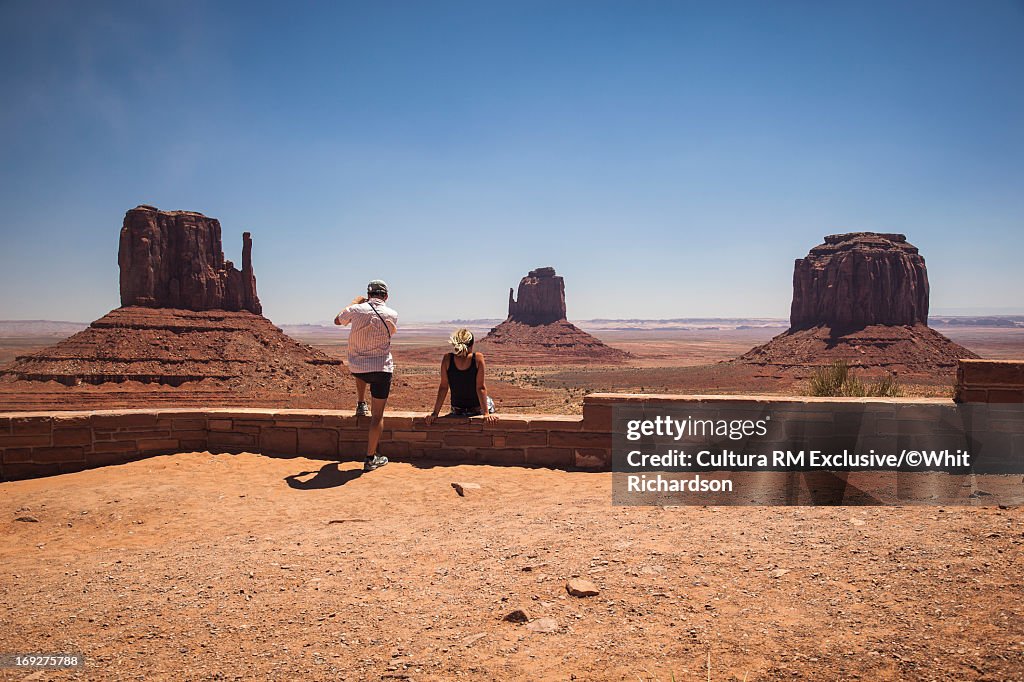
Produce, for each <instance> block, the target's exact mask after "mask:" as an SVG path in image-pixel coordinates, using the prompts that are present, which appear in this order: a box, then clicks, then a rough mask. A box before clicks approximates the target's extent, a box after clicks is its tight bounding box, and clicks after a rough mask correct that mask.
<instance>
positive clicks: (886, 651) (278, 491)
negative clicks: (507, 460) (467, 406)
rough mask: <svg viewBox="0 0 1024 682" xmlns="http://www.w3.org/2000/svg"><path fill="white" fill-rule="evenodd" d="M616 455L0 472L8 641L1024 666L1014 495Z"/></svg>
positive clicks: (385, 660) (841, 672)
mask: <svg viewBox="0 0 1024 682" xmlns="http://www.w3.org/2000/svg"><path fill="white" fill-rule="evenodd" d="M610 476H611V475H610V474H605V473H586V472H565V471H553V470H547V469H525V468H513V467H509V468H503V467H491V466H431V465H426V464H417V465H412V464H404V463H392V464H390V465H388V466H387V467H384V468H383V469H380V470H378V471H376V472H373V473H371V474H365V475H363V474H361V470H359V469H358V468H357V465H356V464H354V463H342V464H340V465H339V464H336V463H330V462H324V461H319V460H310V459H303V458H294V459H273V458H267V457H262V456H258V455H252V454H243V455H237V456H231V455H211V454H209V453H191V454H181V455H174V456H167V457H156V458H152V459H148V460H144V461H140V462H135V463H131V464H127V465H122V466H118V467H107V468H101V469H95V470H91V471H85V472H81V473H75V474H68V475H64V476H59V477H53V478H47V479H40V480H31V481H21V482H14V483H3V484H0V534H2V537H3V541H2V542H0V560H2V562H3V567H4V568H3V571H2V572H0V652H15V651H25V652H28V651H36V652H81V653H84V654H85V655H86V657H87V664H86V666H85V668H84V669H83V670H80V671H62V672H52V673H51V672H48V673H42V674H40V675H38V676H36V677H34V678H32V679H90V680H100V679H102V680H138V679H175V680H178V679H188V680H200V679H202V680H206V679H227V680H235V679H244V680H250V679H272V680H298V679H312V680H327V679H331V680H420V681H422V680H455V679H457V680H481V681H483V680H574V679H575V680H631V681H635V680H658V681H661V680H664V681H668V680H673V679H674V680H680V681H682V680H695V681H696V680H701V681H704V680H709V679H710V680H714V681H721V680H747V681H748V682H754V681H755V680H989V681H992V682H995V681H1002V680H1021V679H1024V602H1022V600H1021V598H1020V595H1021V591H1022V589H1024V564H1022V563H1021V550H1022V545H1024V509H1022V508H1011V509H999V508H996V507H989V508H957V507H945V508H937V507H904V508H899V507H896V508H894V507H885V508H883V507H818V508H810V507H792V508H776V507H719V508H714V507H712V508H702V507H676V508H664V509H662V508H651V507H613V506H612V505H611V502H610V497H611V479H610ZM452 482H471V483H478V484H479V485H480V488H479V489H470V490H468V491H467V493H466V497H459V496H458V495H457V494H456V492H455V490H454V489H453V488H452V486H451V483H452ZM19 517H21V518H25V519H36V521H31V520H23V521H18V520H16V519H17V518H19ZM577 576H579V577H583V578H586V579H589V580H591V581H592V582H593V583H595V584H596V585H597V587H598V588H599V590H600V593H599V594H598V595H596V596H591V597H585V598H578V597H573V596H570V595H569V594H567V592H566V587H565V586H566V581H567V580H569V579H571V578H573V577H577ZM516 609H523V610H524V611H525V612H526V614H527V615H528V617H529V618H530V622H528V623H515V622H508V621H506V620H503V619H504V617H505V616H506V615H507V614H509V613H511V612H512V611H514V610H516ZM548 619H550V620H548ZM26 677H27V675H26V674H24V673H17V672H14V671H11V670H7V671H2V672H0V679H12V680H13V679H25V678H26Z"/></svg>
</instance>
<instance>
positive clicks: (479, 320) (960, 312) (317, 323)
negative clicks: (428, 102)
mask: <svg viewBox="0 0 1024 682" xmlns="http://www.w3.org/2000/svg"><path fill="white" fill-rule="evenodd" d="M994 310H995V309H992V308H988V309H985V308H979V309H977V310H972V309H968V308H948V309H940V310H939V311H936V312H932V313H929V318H983V317H984V318H993V319H1015V320H1017V321H1024V309H1020V308H1009V309H1002V308H1001V309H998V310H999V312H995V311H994ZM945 311H950V312H945ZM951 311H956V312H951ZM987 311H992V312H987ZM264 317H266V315H264ZM268 319H269V318H268ZM505 319H507V318H504V317H475V318H453V319H447V320H426V319H412V320H408V322H407V324H448V325H451V324H491V323H500V322H502V321H504V320H505ZM567 319H569V318H567ZM569 321H570V322H580V323H588V322H589V323H698V322H703V323H708V322H767V323H772V322H779V323H782V324H785V325H788V324H789V317H774V316H760V315H754V316H746V317H744V316H735V315H734V316H728V317H661V318H658V317H630V318H626V317H592V318H572V319H569ZM0 324H61V325H81V326H88V325H89V324H91V322H85V321H79V320H50V319H43V318H35V319H31V318H18V319H0ZM278 324H280V325H282V326H289V327H300V326H313V327H333V326H334V324H333V322H332V321H331V320H307V321H302V322H280V323H278Z"/></svg>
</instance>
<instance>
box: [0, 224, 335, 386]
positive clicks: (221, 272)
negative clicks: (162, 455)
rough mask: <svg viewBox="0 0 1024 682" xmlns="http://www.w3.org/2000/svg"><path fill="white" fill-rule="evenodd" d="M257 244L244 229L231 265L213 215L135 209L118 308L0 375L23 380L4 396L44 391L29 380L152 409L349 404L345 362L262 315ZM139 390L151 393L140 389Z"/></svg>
mask: <svg viewBox="0 0 1024 682" xmlns="http://www.w3.org/2000/svg"><path fill="white" fill-rule="evenodd" d="M252 244H253V243H252V237H251V236H250V234H249V233H248V232H247V233H245V234H244V236H243V250H242V269H241V270H237V269H236V268H235V267H234V265H233V264H232V263H231V261H229V260H225V258H224V252H223V250H222V246H221V226H220V222H219V221H217V220H216V219H214V218H209V217H207V216H204V215H203V214H201V213H195V212H191V211H160V210H158V209H156V208H153V207H152V206H139V207H137V208H133V209H131V210H130V211H128V212H127V213H126V214H125V217H124V223H123V226H122V227H121V236H120V246H119V251H118V259H117V260H118V265H119V267H120V286H121V304H122V305H121V307H120V308H117V309H116V310H113V311H111V312H109V313H108V314H106V315H104V316H103V317H102V318H100V319H99V320H96V321H95V322H93V323H92V324H90V325H89V327H88V328H87V329H85V330H83V331H81V332H79V333H77V334H75V335H73V336H71V337H69V338H67V339H65V340H63V341H61V342H60V343H58V344H56V345H54V346H51V347H49V348H45V349H43V350H40V351H37V352H35V353H31V354H28V355H23V356H20V357H18V358H17V359H16V360H15V361H14V362H13V363H11V364H9V365H7V366H5V367H3V368H0V382H2V383H6V384H11V383H12V382H13V383H16V384H18V386H15V387H12V386H10V385H8V386H7V388H6V389H5V390H4V392H5V393H7V394H8V395H10V396H12V397H13V396H14V395H15V394H16V393H18V390H17V389H23V390H22V391H21V392H22V393H23V394H29V397H31V396H30V394H31V393H32V392H33V391H37V390H40V389H37V388H35V387H34V386H33V385H34V384H35V385H40V386H45V385H46V384H47V383H48V382H57V383H58V384H63V385H65V386H71V387H83V386H93V387H100V388H103V389H106V390H107V391H108V397H109V395H112V392H114V390H115V387H118V388H117V389H116V390H117V391H119V392H122V393H123V392H125V391H128V392H129V394H130V395H133V396H137V397H138V398H139V399H143V400H145V401H146V402H150V403H157V404H159V403H160V402H164V401H167V402H173V403H176V404H177V403H181V402H183V401H184V402H189V401H192V402H195V401H199V402H202V403H204V404H209V403H210V402H218V403H224V402H229V403H232V404H246V403H247V402H249V401H250V400H257V401H260V400H262V401H266V400H268V399H273V398H274V397H276V398H277V399H280V400H282V401H285V402H287V401H288V400H290V399H291V396H294V395H303V394H314V393H317V392H320V393H321V394H328V395H338V396H344V398H345V402H346V403H347V402H349V400H348V399H349V398H350V393H351V383H350V382H351V379H350V378H349V376H348V373H347V372H346V371H345V370H344V369H343V367H342V362H341V360H338V359H335V358H332V357H330V356H328V355H326V354H325V353H323V352H321V351H318V350H316V349H314V348H311V347H310V346H307V345H306V344H303V343H300V342H298V341H296V340H295V339H292V338H291V337H289V336H287V335H286V334H285V333H284V332H282V331H281V330H280V329H279V328H277V327H276V326H274V324H273V323H272V322H270V320H268V319H266V318H265V317H263V315H262V307H261V305H260V300H259V297H258V296H257V293H256V275H255V273H254V270H253V264H252ZM50 385H51V386H52V385H53V384H50ZM144 387H148V389H147V390H148V391H149V392H150V393H151V395H149V394H146V395H143V394H142V393H141V392H140V389H141V388H144ZM172 389H180V390H172ZM186 391H187V392H188V393H186ZM92 393H95V391H92ZM92 393H83V394H81V395H78V396H77V397H75V398H71V397H69V398H68V400H69V402H71V403H74V402H75V401H80V400H84V399H86V398H88V397H89V396H91V395H92ZM92 397H93V398H96V399H101V398H102V397H103V396H102V395H100V394H98V393H97V394H96V395H95V396H92ZM54 402H57V400H56V399H55V400H54Z"/></svg>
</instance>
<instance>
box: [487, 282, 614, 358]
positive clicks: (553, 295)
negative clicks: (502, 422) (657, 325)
mask: <svg viewBox="0 0 1024 682" xmlns="http://www.w3.org/2000/svg"><path fill="white" fill-rule="evenodd" d="M480 350H482V351H487V352H488V353H490V354H492V355H494V356H495V357H496V358H497V359H500V360H502V361H504V362H516V363H525V364H530V363H546V362H548V363H549V362H558V361H568V362H573V361H585V362H612V363H615V362H621V361H622V360H625V359H626V358H629V357H630V355H629V353H626V352H625V351H622V350H619V349H618V348H612V347H611V346H608V345H606V344H605V343H604V342H603V341H601V340H600V339H598V338H596V337H594V336H591V335H590V334H588V333H586V332H585V331H583V330H582V329H580V328H579V327H577V326H576V325H574V324H572V323H571V322H569V321H568V320H567V319H566V317H565V281H564V280H563V279H562V277H561V276H559V275H556V274H555V269H554V268H552V267H546V268H537V269H536V270H531V271H530V272H529V273H528V274H527V275H526V277H523V278H522V279H521V280H520V281H519V289H518V291H513V290H512V289H509V292H508V318H506V320H505V321H504V322H502V323H501V324H499V325H498V326H497V327H494V328H493V329H491V331H490V332H489V333H488V334H487V336H486V337H485V338H484V339H483V340H482V341H481V343H480Z"/></svg>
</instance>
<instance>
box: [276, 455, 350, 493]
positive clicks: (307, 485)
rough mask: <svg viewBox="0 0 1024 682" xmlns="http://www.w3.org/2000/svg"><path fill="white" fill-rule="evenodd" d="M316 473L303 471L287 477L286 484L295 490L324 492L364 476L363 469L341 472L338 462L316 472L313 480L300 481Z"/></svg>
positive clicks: (324, 466)
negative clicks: (326, 489)
mask: <svg viewBox="0 0 1024 682" xmlns="http://www.w3.org/2000/svg"><path fill="white" fill-rule="evenodd" d="M312 473H314V472H312V471H301V472H299V473H297V474H292V475H291V476H285V479H284V480H285V483H287V484H288V487H289V488H294V489H295V490H322V489H324V488H336V487H338V486H339V485H345V484H346V483H348V482H349V481H354V480H355V479H357V478H359V477H360V476H362V475H363V470H362V469H345V470H341V469H339V468H338V463H337V462H330V463H328V464H325V465H323V466H322V467H320V471H317V472H316V475H315V476H313V478H310V479H307V480H300V479H302V478H303V477H304V476H309V475H310V474H312Z"/></svg>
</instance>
